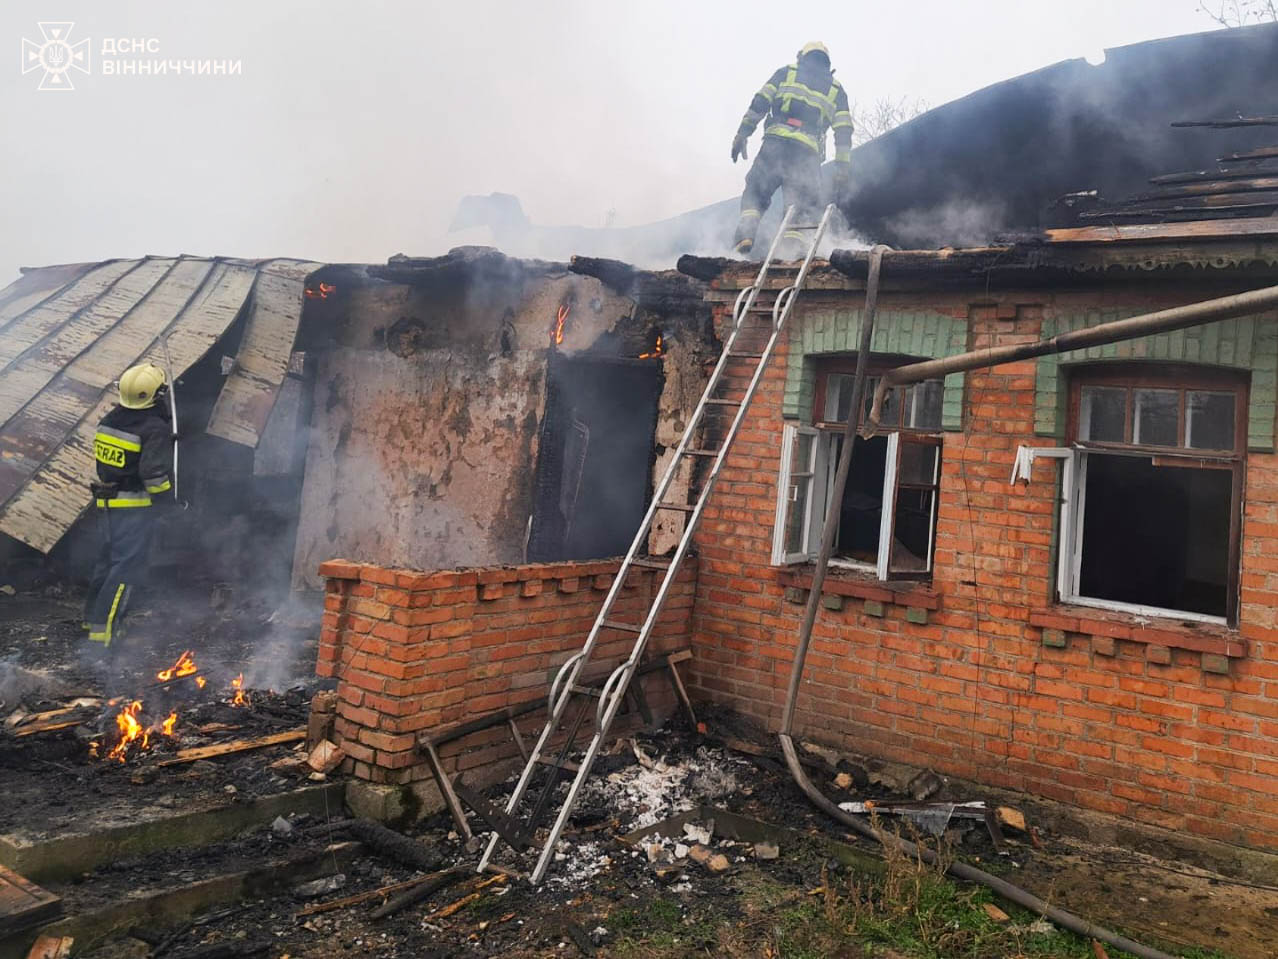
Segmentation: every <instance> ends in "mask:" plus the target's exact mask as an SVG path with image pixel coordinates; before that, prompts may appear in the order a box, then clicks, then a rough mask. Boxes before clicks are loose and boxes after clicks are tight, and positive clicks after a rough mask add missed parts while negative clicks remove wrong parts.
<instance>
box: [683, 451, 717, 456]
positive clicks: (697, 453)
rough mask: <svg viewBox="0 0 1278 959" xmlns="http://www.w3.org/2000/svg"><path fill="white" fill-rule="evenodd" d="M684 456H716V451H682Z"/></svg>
mask: <svg viewBox="0 0 1278 959" xmlns="http://www.w3.org/2000/svg"><path fill="white" fill-rule="evenodd" d="M683 453H684V455H685V456H718V455H719V451H718V450H684V451H683Z"/></svg>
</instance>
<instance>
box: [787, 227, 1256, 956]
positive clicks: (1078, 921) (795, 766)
mask: <svg viewBox="0 0 1278 959" xmlns="http://www.w3.org/2000/svg"><path fill="white" fill-rule="evenodd" d="M885 252H887V247H883V246H876V247H874V249H872V250H871V251H870V268H869V275H868V277H867V279H866V286H865V310H864V313H863V319H862V324H861V341H860V344H859V348H858V351H857V357H856V373H855V374H854V376H853V380H852V405H851V409H849V411H848V422H847V426H846V427H845V429H844V432H843V449H842V450H841V451H840V453H839V465H838V469H837V471H836V473H835V477H834V488H833V490H832V491H831V499H830V501H831V502H832V503H838V502H839V501H840V500H842V498H843V491H844V489H845V487H846V486H847V479H848V473H849V472H850V470H851V466H852V451H853V448H854V446H855V442H856V436H857V427H858V425H859V421H860V418H861V411H862V407H863V405H864V397H865V384H866V375H865V371H866V364H867V360H868V357H869V354H870V346H871V343H872V337H873V334H874V319H875V314H876V313H877V311H878V299H879V274H880V272H881V269H882V263H883V255H884V253H885ZM1270 292H1271V293H1273V294H1274V299H1275V302H1278V288H1275V289H1274V290H1272V291H1270ZM1231 299H1232V298H1231ZM1252 308H1254V307H1252ZM1169 312H1170V311H1169ZM1154 315H1155V316H1157V315H1158V314H1154ZM1231 315H1232V314H1231ZM1137 319H1141V318H1137ZM1120 322H1124V323H1130V322H1131V321H1130V320H1124V321H1120ZM1108 325H1109V326H1111V327H1112V326H1114V325H1115V324H1108ZM1093 329H1096V328H1093ZM1065 335H1069V334H1065ZM1057 339H1058V340H1059V339H1061V337H1057ZM1033 345H1034V346H1037V345H1039V344H1033ZM989 352H990V351H982V355H987V354H988V353H989ZM965 355H966V356H972V355H973V354H965ZM1035 355H1040V354H1035ZM936 362H944V361H930V362H929V363H916V364H914V366H913V367H908V366H907V367H902V369H906V370H909V369H912V368H915V367H924V366H930V365H931V364H932V363H936ZM920 378H921V379H926V378H927V376H926V375H925V376H923V377H920ZM885 381H886V378H885ZM879 402H881V396H879V395H878V393H876V394H875V403H876V406H877V404H878V403H879ZM838 525H839V511H838V510H837V509H831V510H829V511H827V513H826V517H825V524H824V525H823V527H822V530H821V551H820V554H819V555H818V556H817V561H816V567H815V568H814V569H813V570H812V585H811V591H810V592H809V593H808V603H807V607H806V608H805V610H804V615H803V623H802V625H801V627H800V629H799V638H798V643H797V644H796V646H795V650H794V664H793V666H792V667H791V671H790V685H789V688H788V690H787V691H786V700H785V707H784V708H783V710H782V713H781V717H782V718H781V731H780V732H779V734H778V737H779V738H780V740H781V751H782V752H783V753H784V754H785V761H786V765H787V766H789V767H790V775H791V776H792V777H793V778H794V781H795V784H796V785H798V787H799V788H800V789H801V790H802V791H803V793H804V794H805V795H806V796H807V797H808V798H809V799H810V800H811V801H812V803H813V805H815V806H816V807H817V808H818V809H820V810H821V811H822V812H824V813H825V814H826V815H828V816H830V817H831V818H832V819H835V820H836V821H838V822H841V823H843V824H844V825H846V826H848V827H849V828H851V829H854V830H855V831H856V832H858V833H860V834H861V835H863V836H867V837H869V838H871V839H874V840H875V841H876V842H879V843H881V844H882V845H885V846H886V845H895V846H896V847H898V848H899V849H901V850H902V851H903V852H904V853H905V854H906V855H908V856H912V857H918V858H921V859H923V860H924V861H926V862H928V863H935V862H937V856H936V854H935V853H934V852H932V851H931V850H930V849H927V848H926V847H923V846H918V845H916V844H915V843H912V842H910V841H909V840H906V839H902V838H901V837H899V836H897V835H895V834H893V833H884V832H883V831H882V830H880V829H877V828H876V827H875V826H873V825H871V824H868V823H865V822H863V821H862V820H860V819H858V818H857V817H856V816H853V815H851V814H850V813H846V812H844V811H843V810H842V809H840V808H839V807H838V806H837V805H836V804H835V803H834V802H832V801H831V800H830V799H829V798H827V797H826V796H825V795H824V794H823V793H822V792H821V790H819V789H818V788H817V787H816V786H815V785H813V783H812V781H811V780H810V779H809V778H808V775H807V773H806V772H804V770H803V766H802V764H801V763H800V762H799V756H798V753H797V751H796V750H795V748H794V736H793V729H794V711H795V705H796V703H797V701H798V698H799V684H800V682H801V680H802V678H803V666H804V663H805V661H806V660H807V655H808V647H809V645H811V642H812V627H813V625H814V624H815V623H816V617H817V612H818V611H819V609H820V606H821V587H822V586H823V585H824V583H825V576H826V572H827V570H828V569H829V565H830V553H831V552H832V551H833V549H834V537H835V534H836V532H837V531H838ZM946 871H947V872H948V873H949V874H950V875H952V876H954V877H956V878H958V879H963V880H966V881H968V882H978V883H980V884H981V885H983V886H985V887H987V888H988V889H991V890H993V891H994V892H995V893H997V894H998V895H1000V896H1002V897H1003V898H1004V899H1007V900H1008V901H1010V902H1014V903H1016V904H1017V905H1019V906H1024V907H1025V908H1026V909H1029V910H1031V911H1032V912H1036V913H1038V914H1039V915H1042V916H1046V917H1047V918H1048V919H1050V920H1052V922H1054V923H1056V924H1057V925H1058V926H1061V927H1062V928H1065V929H1068V930H1070V931H1071V932H1074V933H1077V934H1078V935H1080V936H1085V937H1088V938H1091V939H1099V940H1100V941H1101V942H1104V943H1108V944H1109V945H1112V946H1114V947H1116V948H1118V949H1123V950H1125V951H1127V952H1130V953H1131V954H1132V955H1134V956H1138V957H1140V959H1173V957H1172V956H1169V955H1168V954H1167V953H1165V952H1161V951H1159V950H1157V949H1152V948H1150V947H1149V946H1144V945H1142V944H1141V943H1139V942H1133V941H1132V940H1130V939H1127V938H1125V937H1123V936H1120V935H1118V933H1115V932H1111V931H1110V930H1109V929H1105V928H1103V927H1101V926H1097V925H1095V924H1094V923H1091V922H1088V921H1087V920H1086V919H1083V918H1080V917H1079V916H1075V915H1074V914H1073V913H1069V912H1066V911H1065V910H1064V909H1058V908H1056V907H1055V906H1052V905H1050V904H1048V903H1046V902H1044V901H1043V900H1042V899H1039V898H1038V897H1037V896H1035V895H1033V894H1032V893H1030V892H1027V891H1026V890H1024V889H1021V888H1020V887H1019V886H1014V885H1012V884H1011V883H1010V882H1007V881H1006V880H1003V879H1000V878H999V877H997V876H993V875H991V874H990V873H988V872H985V871H984V870H982V869H977V868H976V867H975V866H969V865H968V864H966V863H962V862H954V863H951V864H950V865H949V866H948V867H947V870H946Z"/></svg>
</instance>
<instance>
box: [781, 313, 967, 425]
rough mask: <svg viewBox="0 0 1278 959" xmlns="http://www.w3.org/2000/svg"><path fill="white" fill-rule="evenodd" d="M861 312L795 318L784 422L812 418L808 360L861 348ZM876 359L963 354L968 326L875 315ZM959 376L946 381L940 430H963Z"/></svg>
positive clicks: (927, 316)
mask: <svg viewBox="0 0 1278 959" xmlns="http://www.w3.org/2000/svg"><path fill="white" fill-rule="evenodd" d="M861 315H862V311H861V310H860V309H859V308H857V309H847V308H841V307H834V306H830V307H817V308H813V309H810V310H805V311H804V312H803V313H802V314H801V315H800V316H797V317H795V319H794V320H793V321H792V323H793V325H792V326H791V329H790V353H789V358H788V361H787V363H788V365H787V367H786V378H785V395H784V399H783V405H782V411H783V414H784V415H785V417H786V418H787V419H800V420H803V421H805V422H806V421H807V420H808V419H809V418H810V416H811V411H812V401H813V399H814V393H815V389H816V376H815V375H814V373H813V372H812V368H811V366H810V364H808V363H807V362H806V360H808V359H811V358H814V357H818V356H821V355H828V354H833V353H853V352H855V351H856V348H857V346H858V345H859V344H860V342H861ZM870 343H871V349H872V350H873V351H874V352H875V353H899V354H903V355H906V356H921V357H927V358H932V359H935V358H939V357H942V356H950V355H952V354H954V353H962V352H963V351H964V350H966V349H967V320H966V319H961V318H959V317H954V316H948V315H946V314H944V313H936V312H933V311H931V310H883V309H881V310H879V312H878V317H877V319H876V320H875V323H874V336H873V338H872V339H871V341H870ZM963 380H964V377H963V374H962V373H956V374H953V375H951V376H947V377H946V378H945V391H944V394H943V397H942V407H941V426H942V428H943V429H946V430H960V429H962V428H963Z"/></svg>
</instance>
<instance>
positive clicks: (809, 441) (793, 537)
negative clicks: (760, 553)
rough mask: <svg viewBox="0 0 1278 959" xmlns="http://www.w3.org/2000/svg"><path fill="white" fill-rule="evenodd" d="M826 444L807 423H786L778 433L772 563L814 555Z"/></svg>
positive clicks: (822, 499)
mask: <svg viewBox="0 0 1278 959" xmlns="http://www.w3.org/2000/svg"><path fill="white" fill-rule="evenodd" d="M828 449H829V444H828V443H823V442H821V436H820V434H819V432H818V431H817V430H816V429H814V428H812V427H811V426H800V425H798V424H797V423H786V424H785V428H784V430H783V431H782V434H781V474H780V476H779V477H778V478H777V515H776V523H775V525H774V526H773V530H772V565H774V566H792V565H794V564H795V563H806V562H808V561H810V560H814V559H816V551H817V546H818V545H819V540H820V531H821V521H822V515H823V511H821V510H817V509H814V508H813V505H814V504H824V503H825V495H826V494H825V474H826V469H825V462H824V461H825V458H826V457H827V456H828Z"/></svg>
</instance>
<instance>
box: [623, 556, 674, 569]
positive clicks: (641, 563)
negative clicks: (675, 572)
mask: <svg viewBox="0 0 1278 959" xmlns="http://www.w3.org/2000/svg"><path fill="white" fill-rule="evenodd" d="M630 565H631V566H638V567H640V568H641V569H669V568H670V560H668V559H642V558H640V557H635V558H634V559H632V560H631V561H630Z"/></svg>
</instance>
